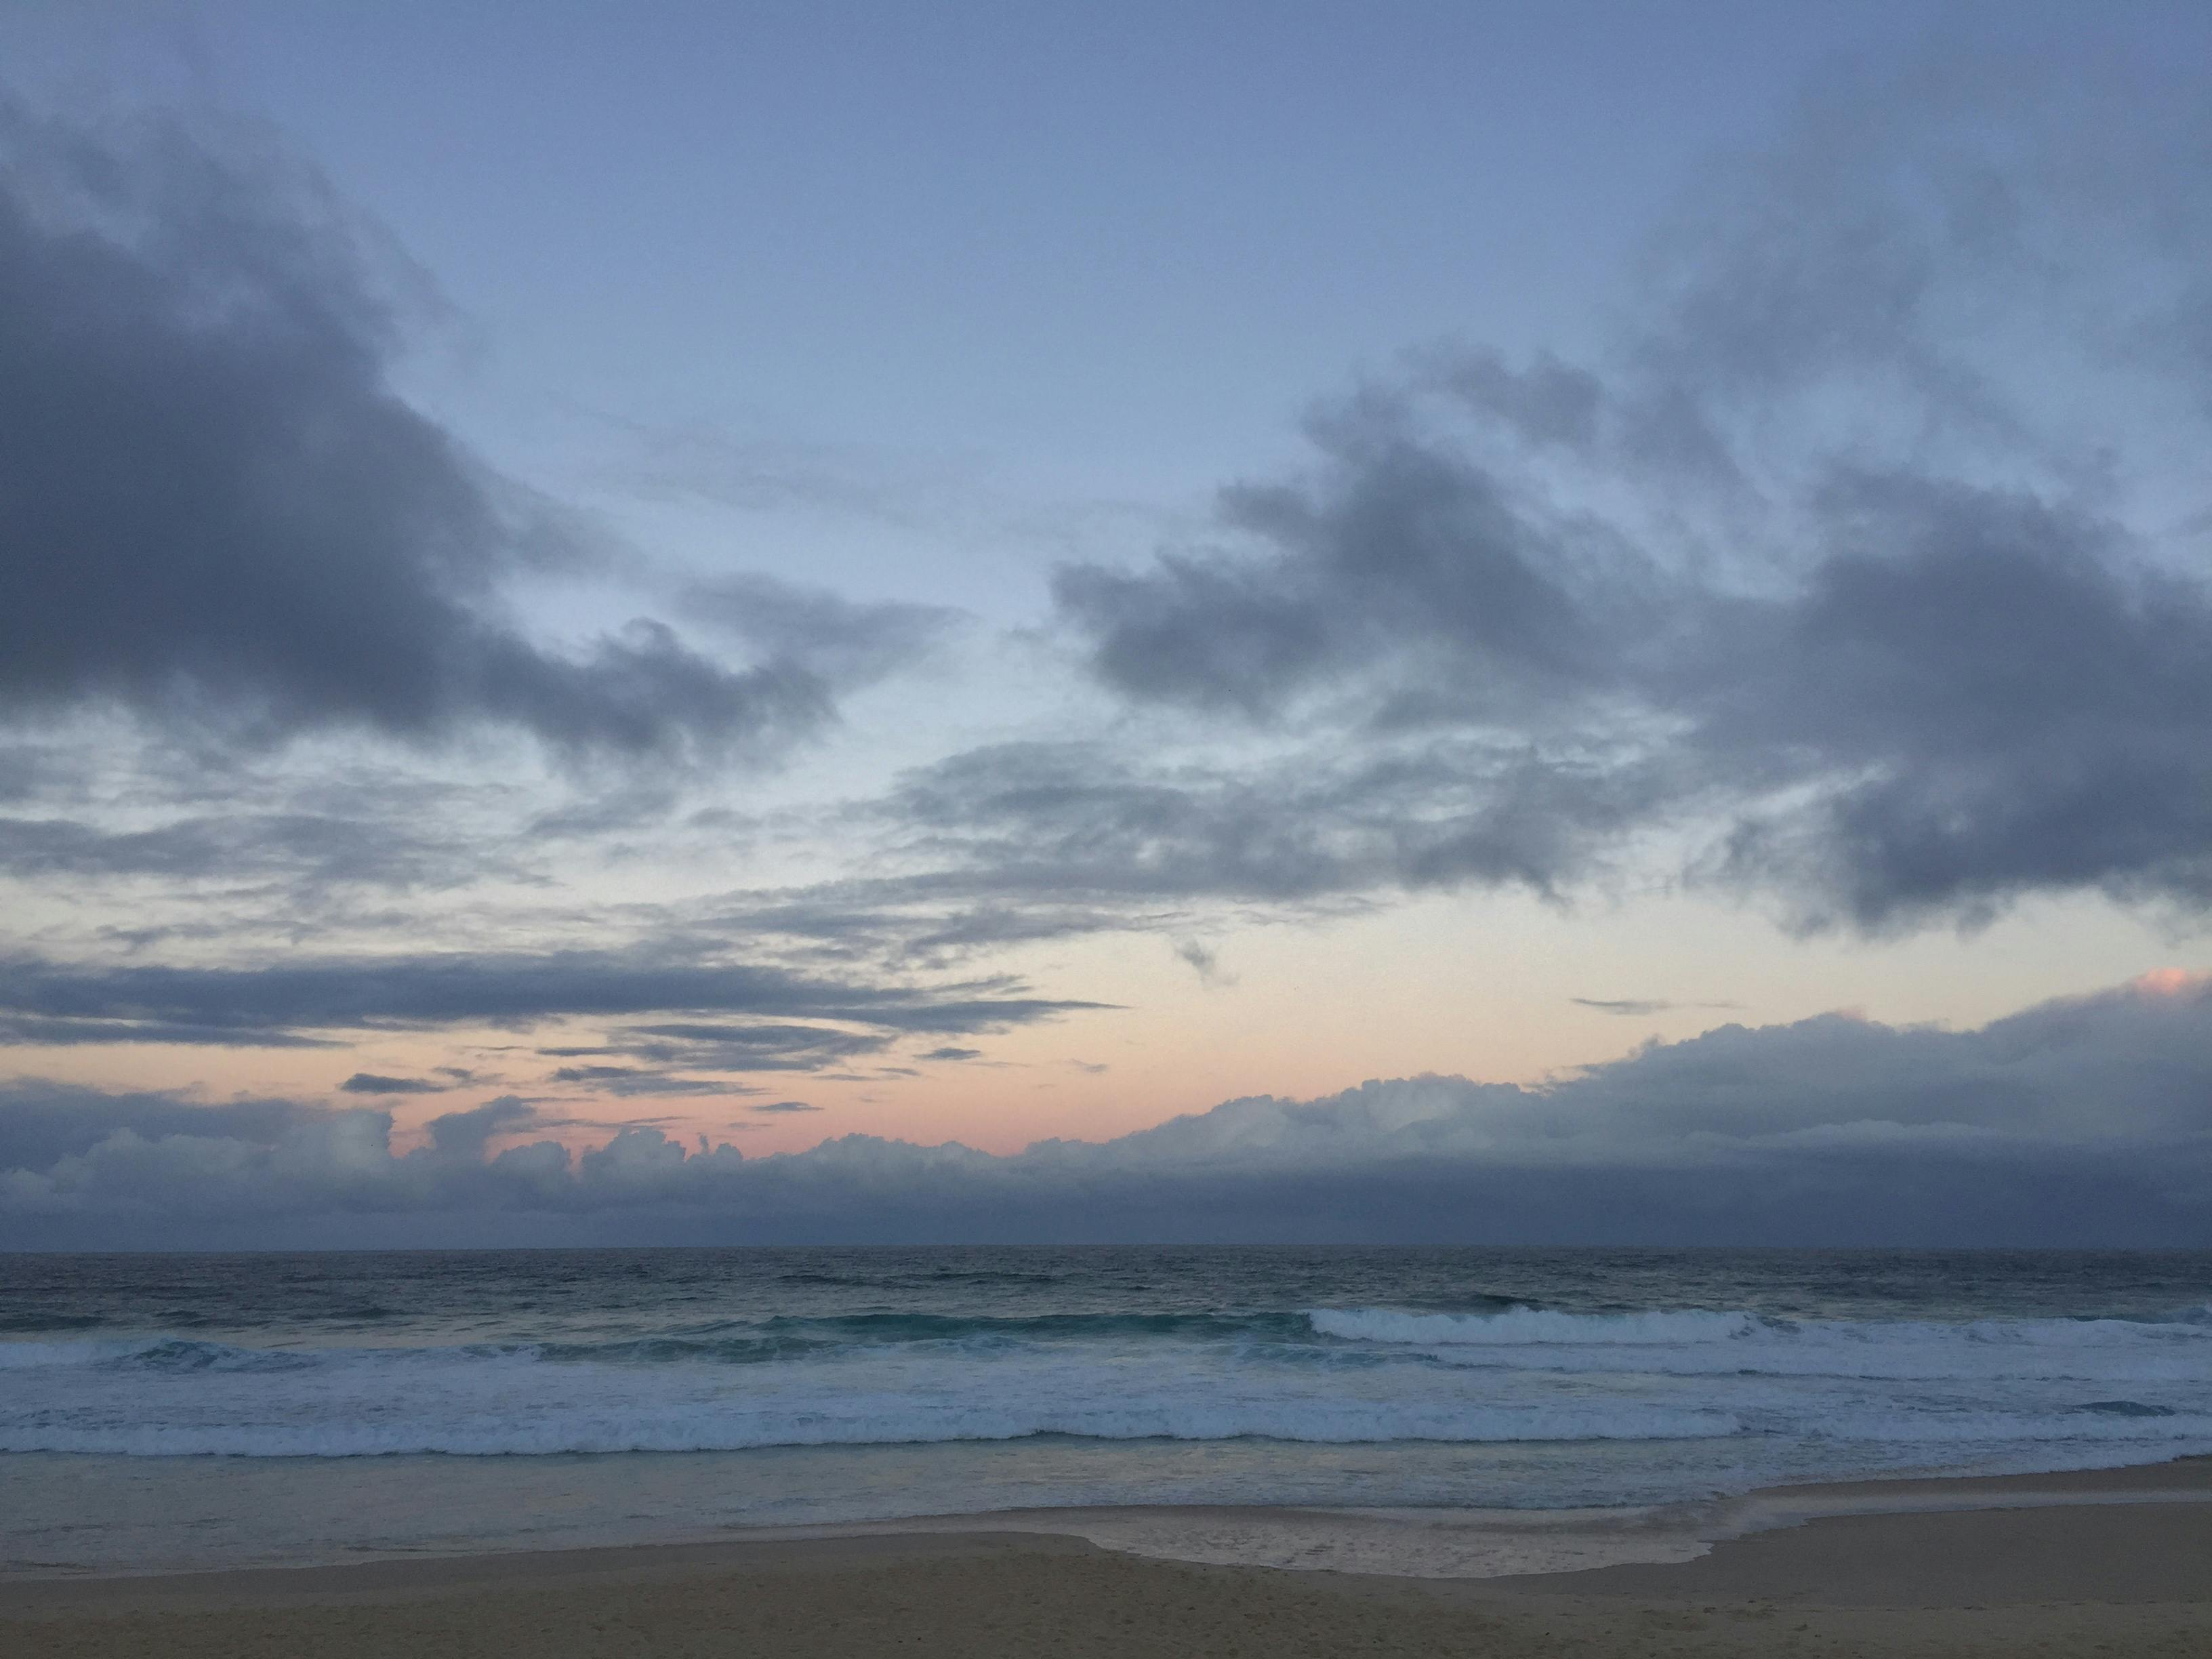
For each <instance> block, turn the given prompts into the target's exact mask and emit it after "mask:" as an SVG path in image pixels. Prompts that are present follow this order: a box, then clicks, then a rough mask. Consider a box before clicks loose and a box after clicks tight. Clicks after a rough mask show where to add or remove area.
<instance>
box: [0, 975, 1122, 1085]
mask: <svg viewBox="0 0 2212 1659" xmlns="http://www.w3.org/2000/svg"><path fill="white" fill-rule="evenodd" d="M1017 992H1018V987H1017V986H1016V985H1015V984H1014V982H1013V981H1008V980H1004V979H994V980H976V981H966V982H963V983H959V984H954V985H949V986H939V987H927V988H925V987H905V986H896V985H883V984H862V983H838V982H835V981H823V980H816V979H809V978H806V977H804V976H802V975H796V974H793V973H788V972H786V971H784V970H782V969H776V968H773V967H757V966H745V965H715V964H707V963H696V962H684V961H664V960H658V959H655V958H653V957H648V956H642V955H630V956H623V955H614V954H605V953H596V952H589V951H549V952H543V953H538V954H529V953H523V952H513V953H506V954H502V953H495V952H486V953H481V954H470V953H466V952H452V953H448V954H443V955H428V956H425V955H417V956H392V957H358V958H349V959H343V960H335V961H318V960H313V959H304V960H299V961H293V962H287V963H283V964H280V965H277V966H272V967H263V968H182V967H167V966H157V965H146V966H106V967H75V966H68V965H62V964H57V963H45V962H40V961H38V960H35V959H32V958H22V957H18V958H15V959H14V960H12V961H0V1018H9V1017H13V1018H17V1019H21V1020H39V1021H46V1022H49V1023H51V1024H53V1025H54V1026H55V1027H57V1028H63V1027H66V1026H67V1025H70V1024H88V1025H93V1026H96V1027H99V1028H101V1029H102V1030H105V1031H106V1036H104V1037H103V1039H102V1040H106V1041H114V1040H117V1039H118V1036H120V1035H121V1028H120V1027H119V1026H118V1022H144V1023H145V1024H147V1025H148V1026H149V1028H153V1029H194V1030H197V1029H204V1030H210V1031H221V1030H228V1031H232V1032H234V1033H237V1034H239V1035H238V1036H237V1037H236V1039H235V1040H237V1041H240V1042H251V1041H253V1040H254V1038H255V1036H256V1034H259V1033H263V1032H267V1031H279V1032H285V1033H292V1034H297V1033H307V1034H319V1033H323V1032H330V1031H341V1030H390V1029H400V1028H431V1027H447V1026H453V1025H458V1024H465V1023H482V1024H495V1025H497V1024H505V1025H515V1026H526V1025H528V1024H532V1023H534V1022H537V1021H541V1020H547V1019H553V1018H563V1017H582V1018H594V1017H596V1018H622V1017H624V1016H635V1015H640V1014H652V1013H661V1012H699V1013H732V1014H750V1015H767V1016H781V1017H783V1018H785V1019H787V1020H791V1019H806V1020H823V1021H842V1022H846V1023H849V1024H855V1025H860V1026H863V1027H867V1028H872V1030H878V1031H898V1032H914V1033H921V1034H928V1035H935V1034H938V1033H943V1034H945V1035H948V1036H950V1035H957V1034H959V1033H963V1032H968V1031H977V1030H999V1029H1004V1028H1007V1027H1011V1026H1016V1025H1024V1024H1032V1023H1034V1022H1036V1021H1038V1020H1042V1019H1048V1018H1053V1017H1054V1016H1055V1015H1058V1014H1061V1013H1066V1012H1071V1011H1073V1010H1077V1009H1082V1008H1091V1007H1097V1006H1101V1005H1098V1004H1095V1003H1085V1002H1078V1001H1068V1000H1052V999H1047V998H1040V997H1030V996H1024V995H1020V994H1016V993H1017ZM666 1029H667V1030H671V1031H678V1032H690V1033H692V1034H695V1035H694V1036H692V1037H688V1038H687V1037H682V1036H679V1037H678V1038H677V1039H676V1040H677V1041H679V1042H680V1041H686V1040H696V1041H700V1042H704V1043H706V1044H707V1045H708V1046H709V1047H716V1048H723V1049H725V1050H726V1051H728V1052H731V1053H732V1054H744V1053H745V1052H747V1051H749V1050H750V1049H756V1048H757V1049H760V1050H763V1051H764V1052H765V1053H766V1054H767V1055H768V1057H769V1058H770V1059H773V1058H774V1057H775V1053H776V1052H777V1048H776V1045H778V1044H781V1045H783V1046H782V1048H781V1052H784V1053H788V1052H789V1051H790V1045H792V1044H793V1043H794V1042H800V1043H803V1042H813V1043H816V1044H817V1045H818V1046H819V1048H821V1050H822V1051H823V1052H825V1053H831V1054H834V1053H837V1052H845V1051H849V1048H841V1044H842V1045H857V1046H858V1047H859V1048H866V1047H867V1046H869V1045H870V1044H871V1043H872V1042H873V1039H872V1038H865V1037H864V1038H860V1039H854V1038H852V1037H850V1036H840V1035H839V1034H836V1033H834V1032H817V1031H814V1030H811V1029H809V1028H794V1027H789V1026H786V1027H782V1028H775V1027H767V1026H763V1027H759V1028H754V1030H752V1031H751V1032H750V1034H749V1033H748V1031H747V1030H746V1028H743V1027H720V1026H718V1027H715V1028H713V1030H712V1031H711V1033H709V1034H708V1035H707V1036H703V1037H700V1036H696V1033H698V1032H699V1031H701V1030H702V1029H703V1028H699V1027H670V1028H666ZM763 1032H764V1033H765V1034H766V1036H764V1037H763V1040H762V1041H761V1042H748V1041H747V1037H748V1036H749V1035H750V1036H756V1037H759V1036H762V1034H763ZM157 1040H173V1039H167V1038H163V1039H157Z"/></svg>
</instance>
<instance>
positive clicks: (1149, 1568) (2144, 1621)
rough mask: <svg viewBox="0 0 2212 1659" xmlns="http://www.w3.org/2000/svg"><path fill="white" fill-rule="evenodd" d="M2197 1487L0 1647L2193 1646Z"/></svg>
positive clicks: (266, 1599) (1100, 1559) (255, 1605)
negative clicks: (1486, 1564)
mask: <svg viewBox="0 0 2212 1659" xmlns="http://www.w3.org/2000/svg"><path fill="white" fill-rule="evenodd" d="M2207 1500H2212V1460H2205V1459H2193V1460H2187V1461H2184V1462H2175V1463H2167V1464H2161V1465H2156V1466H2153V1467H2149V1468H2139V1469H2129V1470H2117V1471H2100V1472H2093V1473H2086V1474H2070V1475H2039V1476H2021V1477H2012V1478H2006V1479H1993V1480H1926V1481H1890V1482H1868V1483H1863V1484H1860V1485H1857V1486H1835V1487H1824V1488H1795V1489H1777V1490H1775V1491H1771V1492H1765V1493H1761V1494H1757V1495H1755V1501H1757V1502H1759V1503H1763V1504H1767V1505H1768V1506H1769V1508H1768V1509H1766V1510H1764V1511H1762V1512H1761V1514H1760V1515H1759V1517H1758V1518H1757V1519H1756V1521H1755V1522H1754V1524H1757V1525H1759V1527H1761V1528H1762V1529H1760V1530H1756V1531H1751V1532H1747V1533H1745V1534H1741V1535H1739V1536H1735V1537H1728V1538H1723V1539H1721V1540H1720V1541H1717V1542H1716V1543H1714V1544H1713V1545H1712V1546H1711V1549H1710V1551H1709V1552H1708V1553H1704V1554H1701V1555H1699V1556H1697V1557H1696V1558H1695V1559H1689V1560H1673V1561H1659V1562H1641V1563H1632V1564H1629V1565H1616V1566H1610V1567H1601V1568H1595V1569H1591V1570H1588V1571H1576V1572H1565V1573H1540V1574H1527V1573H1523V1574H1518V1575H1513V1576H1505V1577H1452V1578H1420V1577H1405V1576H1402V1575H1399V1576H1388V1575H1383V1574H1378V1573H1346V1572H1335V1571H1288V1570H1284V1569H1281V1568H1270V1567H1257V1566H1227V1565H1216V1564H1209V1563H1204V1562H1192V1561H1187V1560H1171V1559H1156V1558H1147V1557H1142V1556H1137V1555H1133V1554H1130V1553H1126V1552H1123V1551H1119V1550H1111V1549H1107V1548H1103V1547H1100V1546H1099V1545H1097V1544H1096V1543H1092V1542H1091V1541H1088V1540H1086V1539H1084V1538H1081V1537H1076V1536H1070V1535H1066V1534H1053V1533H1050V1532H1047V1531H1043V1530H1022V1531H1007V1530H1000V1529H993V1528H992V1527H991V1523H990V1522H989V1521H988V1520H987V1519H985V1520H978V1521H971V1522H969V1526H968V1529H966V1530H958V1531H956V1530H951V1529H943V1530H931V1529H926V1528H925V1529H914V1528H908V1529H905V1530H900V1531H876V1532H871V1531H865V1530H857V1529H856V1530H854V1531H850V1532H848V1533H846V1534H843V1535H836V1536H815V1537H781V1538H764V1539H747V1540H743V1541H730V1542H721V1543H713V1544H698V1545H679V1546H666V1547H643V1548H629V1549H611V1550H593V1551H575V1552H541V1553H516V1554H510V1555H499V1556H473V1557H455V1558H440V1559H417V1560H401V1561H392V1560H386V1561H377V1562H370V1563H364V1564H361V1565H351V1566H343V1567H328V1568H305V1569H290V1570H272V1571H250V1572H234V1573H198V1574H179V1575H173V1576H167V1577H111V1578H97V1579H92V1578H80V1579H74V1580H47V1581H33V1580H22V1581H17V1582H15V1583H8V1584H4V1585H0V1645H4V1647H5V1648H6V1650H8V1651H9V1652H11V1653H17V1654H23V1655H38V1656H46V1655H55V1656H64V1655H68V1656H86V1659H122V1656H137V1655H147V1656H151V1655H155V1654H160V1655H165V1656H180V1659H192V1656H201V1655H207V1656H214V1655H240V1654H269V1655H296V1654H310V1653H312V1654H327V1655H332V1656H339V1659H354V1656H370V1655H386V1654H390V1655H403V1654H404V1655H419V1654H441V1655H475V1654H484V1655H493V1654H500V1655H507V1654H513V1653H518V1652H519V1653H529V1654H533V1655H543V1656H549V1659H584V1656H601V1655H605V1656H615V1655H633V1654H635V1655H653V1656H656V1659H678V1656H690V1655H709V1654H716V1655H719V1654H762V1655H771V1654H772V1655H791V1656H820V1659H831V1656H860V1655H873V1654H890V1653H896V1654H914V1655H943V1656H947V1659H951V1656H972V1659H1000V1656H1005V1659H1013V1656H1030V1655H1036V1656H1042V1655H1091V1654H1148V1655H1149V1654H1159V1655H1179V1654H1192V1655H1196V1654H1206V1655H1242V1654H1250V1655H1255V1656H1256V1655H1267V1656H1302V1655H1316V1656H1319V1655H1341V1654H1352V1653H1360V1654H1405V1655H1415V1654H1419V1655H1445V1654H1467V1655H1496V1656H1517V1655H1529V1656H1537V1655H1565V1654H1578V1655H1591V1656H1601V1659H1603V1656H1614V1655H1620V1656H1627V1655H1632V1654H1634V1655H1671V1654H1681V1655H1705V1654H1712V1655H1738V1654H1741V1655H1752V1654H1759V1655H1770V1654H1815V1653H1817V1654H1823V1655H1834V1654H1869V1655H1871V1654H1886V1655H1929V1656H1936V1655H1947V1656H1948V1655H1988V1656H1992V1659H1994V1656H1999V1655H2006V1656H2014V1655H2071V1654H2081V1655H2091V1654H2099V1653H2106V1654H2121V1655H2142V1656H2153V1655H2167V1654H2171V1655H2205V1654H2212V1501H2207ZM1823 1511H1826V1512H1823ZM1797 1516H1812V1517H1813V1518H1809V1519H1799V1518H1796V1517H1797ZM1742 1520H1743V1516H1741V1515H1738V1516H1735V1522H1737V1523H1741V1522H1742Z"/></svg>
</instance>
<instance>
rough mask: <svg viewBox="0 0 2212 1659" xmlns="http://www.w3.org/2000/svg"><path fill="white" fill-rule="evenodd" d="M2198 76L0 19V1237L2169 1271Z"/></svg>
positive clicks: (1543, 16) (1614, 51)
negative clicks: (1457, 1249)
mask: <svg viewBox="0 0 2212 1659" xmlns="http://www.w3.org/2000/svg"><path fill="white" fill-rule="evenodd" d="M2207 62H2212V12H2207V11H2206V10H2205V9H2203V7H2202V6H2200V5H2197V4H2194V3H2182V4H2172V5H2161V4H2154V3H2148V0H2145V3H2136V4H2130V5H2124V6H2114V7H2095V8H2093V7H2088V6H2084V5H2076V4H2069V5H2048V6H2044V5H2034V4H2027V3H2008V4H2006V5H2003V6H2002V7H1986V8H1985V7H1979V6H1974V5H1965V4H1961V5H1956V6H1929V5H1927V4H1924V3H1915V4H1910V5H1905V4H1898V5H1887V4H1881V3H1871V0H1862V3H1852V4H1848V5H1844V4H1822V3H1809V0H1808V3H1805V4H1801V5H1796V6H1791V7H1786V8H1785V7H1776V6H1771V5H1768V4H1765V3H1731V0H1703V3H1696V4H1684V5H1680V6H1667V7H1657V6H1647V5H1641V4H1630V3H1626V0H1622V3H1613V4H1599V3H1561V4H1558V5H1553V6H1547V7H1541V8H1539V7H1529V6H1520V5H1506V4H1502V3H1501V4H1497V5H1470V4H1464V3H1455V4H1437V5H1428V4H1422V3H1415V0H1395V3H1389V4H1384V5H1379V6H1353V5H1349V4H1311V5H1308V4H1291V5H1284V4H1279V3H1278V4H1267V5H1257V4H1253V5H1247V4H1239V3H1229V0H1223V3H1215V4H1206V5H1198V6H1192V5H1189V4H1179V5H1173V6H1169V5H1160V6H1152V5H1150V4H1145V3H1129V4H1122V5H1116V6H1113V7H1109V8H1098V9H1091V11H1089V12H1088V13H1083V12H1075V11H1070V10H1068V9H1063V8H1042V9H1040V8H1036V7H1034V6H1026V5H1013V4H1006V5H1000V4H982V3H967V0H957V3H956V0H948V3H946V4H944V5H941V6H936V7H914V6H903V5H899V6H894V5H888V4H885V5H866V4H850V5H833V6H823V5H820V4H807V5H789V6H786V5H781V4H758V5H750V6H745V7H728V6H708V5H697V6H693V5H686V4H679V3H673V0H671V3H663V4H657V5H652V6H641V7H621V8H617V7H613V6H605V5H583V4H575V5H549V6H545V7H541V8H536V9H533V10H532V15H531V18H530V21H529V23H528V26H527V27H524V26H523V25H522V24H520V22H518V21H516V17H515V15H514V13H513V9H511V8H502V7H495V6H489V5H484V6H453V5H435V6H434V5H428V4H422V5H416V4H412V3H390V4H384V5H380V6H376V7H360V8H337V7H301V6H298V5H295V4H289V3H281V4H280V3H267V4H260V3H251V0H229V3H213V0H210V3H204V4H190V3H175V4H161V3H155V0H143V3H116V4H103V3H86V0H70V3H67V4H64V3H60V0H28V3H20V4H17V5H15V6H13V7H11V8H9V9H7V10H6V11H5V12H4V13H0V574H4V594H5V602H4V604H0V916H4V918H5V922H4V927H0V1246H5V1245H9V1244H16V1245H25V1244H27V1245H46V1244H66V1245H73V1246H86V1245H100V1244H130V1245H139V1244H156V1245H158V1244H179V1243H234V1244H254V1243H318V1244H322V1243H500V1242H528V1243H557V1242H562V1241H566V1240H576V1241H582V1242H610V1241H618V1240H631V1239H635V1240H663V1239H668V1240H690V1239H701V1240H703V1239H714V1238H732V1239H734V1238H751V1237H760V1238H769V1237H788V1238H810V1239H816V1238H819V1239H832V1238H846V1237H850V1238H908V1237H913V1238H922V1237H930V1238H963V1237H972V1238H1015V1237H1055V1238H1084V1237H1098V1238H1108V1237H1111V1238H1140V1237H1223V1238H1230V1237H1250V1238H1297V1237H1316V1238H1320V1237H1327V1238H1380V1237H1422V1238H1467V1239H1492V1238H1494V1239H1499V1240H1505V1239H1519V1240H1544V1241H1551V1240H1571V1239H1592V1240H1597V1239H1636V1240H1672V1239H1679V1240H1699V1241H1739V1242H1761V1241H1770V1240H1771V1241H1776V1242H1822V1241H1838V1242H1883V1241H1893V1242H1924V1241H1939V1240H1940V1241H1943V1242H1964V1243H1976V1242H1980V1243H2034V1242H2039V1241H2051V1242H2092V1243H2093V1242H2106V1243H2212V1183H2208V1177H2212V980H2208V979H2207V977H2206V976H2205V970H2206V969H2212V935H2208V916H2212V579H2208V572H2212V469H2208V468H2207V466H2206V465H2205V456H2206V453H2207V440H2208V437H2212V106H2208V105H2207V104H2206V102H2205V100H2204V99H2203V95H2202V93H2203V82H2202V70H2201V66H2202V65H2203V64H2205V63H2207Z"/></svg>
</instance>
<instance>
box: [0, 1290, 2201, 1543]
mask: <svg viewBox="0 0 2212 1659" xmlns="http://www.w3.org/2000/svg"><path fill="white" fill-rule="evenodd" d="M2208 1451H2212V1252H2191V1253H2118V1252H2114V1253H2057V1252H2051V1253H2045V1252H2033V1253H2030V1252H1995V1251H1991V1252H1983V1251H1957V1252H1925V1251H1840V1252H1829V1251H1743V1250H1712V1249H1705V1250H1641V1249H1122V1248H1098V1249H999V1248H977V1249H935V1248H933V1249H727V1250H720V1249H700V1250H678V1249H654V1250H634V1251H633V1250H607V1249H599V1250H579V1251H517V1252H508V1251H482V1252H467V1251H463V1252H438V1253H421V1254H407V1253H377V1254H361V1255H341V1254H314V1255H225V1256H191V1255H137V1256H125V1255H15V1256H0V1494H4V1500H5V1501H4V1504H0V1571H7V1572H11V1573H16V1574H21V1573H28V1572H51V1571H99V1570H111V1571H112V1570H122V1569H127V1568H132V1567H143V1566H171V1565H213V1564H217V1563H222V1564H239V1563H246V1562H257V1563H258V1562H283V1561H308V1560H335V1559H352V1558H355V1557H356V1556H359V1555H362V1554H375V1553H416V1552H422V1551H437V1550H467V1549H491V1548H511V1547H543V1546H546V1545H550V1544H576V1543H602V1542H626V1541H653V1540H660V1539H667V1540H676V1539H691V1538H701V1537H710V1536H719V1535H722V1534H726V1532H727V1531H728V1530H729V1529H731V1528H746V1527H790V1526H805V1525H823V1524H828V1523H835V1522H852V1521H859V1520H869V1519H879V1518H886V1517H893V1516H921V1515H940V1514H956V1513H957V1514H975V1513H983V1512H988V1511H996V1510H1025V1509H1036V1508H1050V1507H1056V1506H1106V1505H1115V1506H1118V1505H1170V1504H1172V1505H1192V1504H1203V1505H1271V1506H1280V1505H1298V1506H1306V1507H1315V1508H1327V1509H1356V1510H1393V1511H1400V1510H1544V1511H1556V1510H1589V1509H1623V1510H1626V1509H1632V1508H1636V1507H1638V1506H1653V1505H1666V1504H1685V1503H1692V1502H1696V1501H1699V1500H1705V1499H1711V1498H1714V1497H1716V1496H1717V1495H1721V1494H1727V1493H1733V1492H1745V1491H1747V1490H1749V1489H1751V1488H1753V1487H1754V1486H1767V1485H1772V1484H1776V1483H1780V1482H1801V1481H1820V1480H1844V1479H1850V1478H1854V1477H1861V1476H1867V1475H1874V1474H1895V1473H1905V1472H1947V1471H1957V1472H1970V1471H1971V1472H1976V1473H2015V1472H2027V1471H2035V1470H2056V1469H2065V1468H2093V1467H2099V1466H2109V1465H2118V1464H2124V1463H2137V1462H2154V1461H2158V1460H2162V1459H2165V1458H2168V1457H2172V1456H2177V1455H2184V1454H2189V1453H2202V1452H2208Z"/></svg>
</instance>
